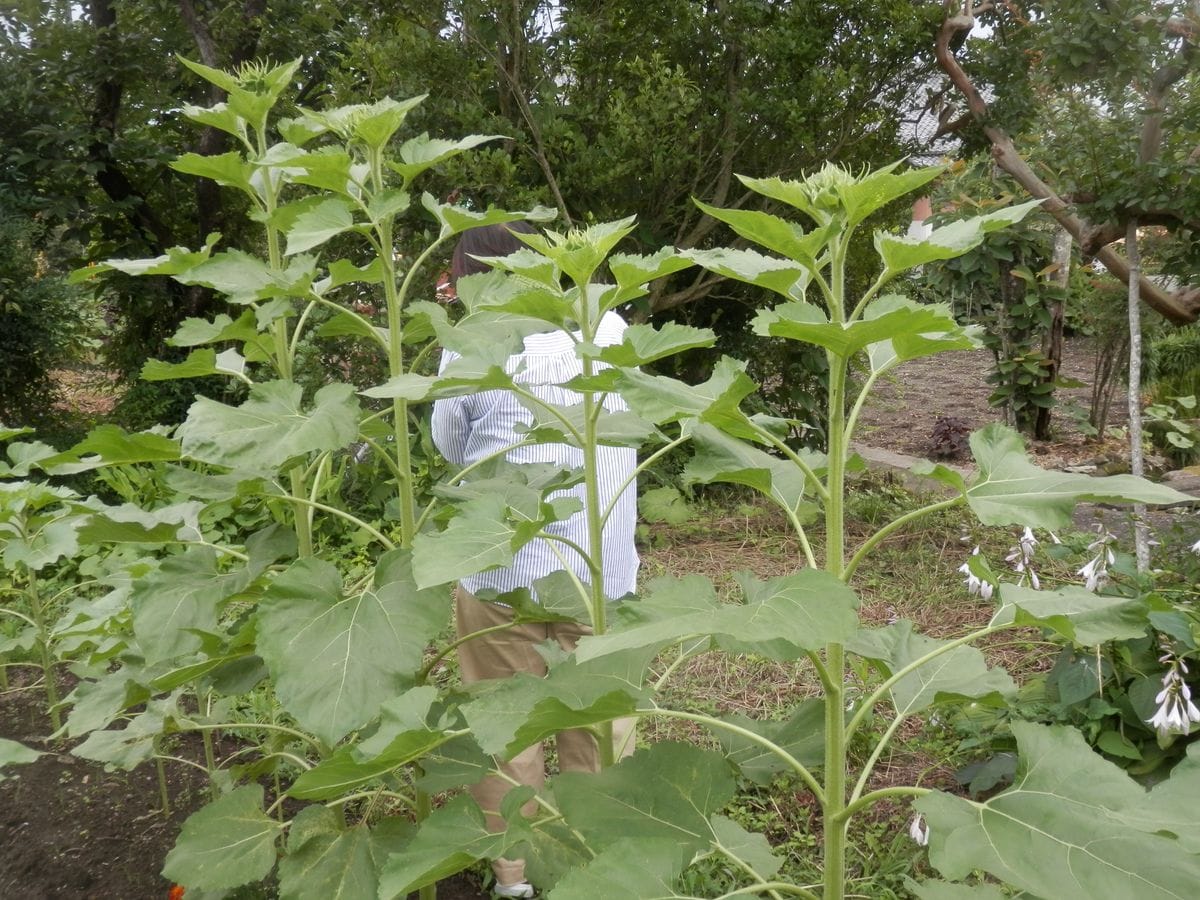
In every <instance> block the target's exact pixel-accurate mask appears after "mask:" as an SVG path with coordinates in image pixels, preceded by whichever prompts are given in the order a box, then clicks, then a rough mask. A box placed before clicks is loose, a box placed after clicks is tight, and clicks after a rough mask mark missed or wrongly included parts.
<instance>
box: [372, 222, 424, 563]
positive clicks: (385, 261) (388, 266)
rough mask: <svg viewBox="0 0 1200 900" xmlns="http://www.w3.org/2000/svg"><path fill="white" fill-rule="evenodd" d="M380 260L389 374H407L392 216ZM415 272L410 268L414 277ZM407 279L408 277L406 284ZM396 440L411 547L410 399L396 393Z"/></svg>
mask: <svg viewBox="0 0 1200 900" xmlns="http://www.w3.org/2000/svg"><path fill="white" fill-rule="evenodd" d="M377 229H378V233H379V245H380V253H379V262H380V264H381V265H382V267H383V294H384V299H385V300H386V302H387V311H388V321H387V326H388V375H390V376H391V377H392V378H396V377H399V376H400V375H403V374H404V324H403V321H402V319H401V313H402V311H403V306H404V297H403V295H402V293H401V292H400V291H399V290H398V289H397V287H396V260H395V258H394V256H393V254H394V253H395V249H394V247H393V240H392V223H391V221H390V220H388V221H384V222H380V223H379V225H378V226H377ZM411 275H412V273H411V271H410V272H409V276H410V277H411ZM407 285H408V281H407V279H406V281H405V286H406V287H407ZM392 429H393V435H392V436H393V440H394V441H395V443H396V465H395V467H394V469H393V471H394V472H395V473H396V502H397V503H398V504H399V505H400V545H401V546H402V547H411V546H412V540H413V538H414V537H415V536H416V510H415V504H416V499H415V497H416V491H415V489H414V487H413V475H412V454H411V451H410V449H409V438H410V435H409V430H408V401H407V400H404V399H402V398H400V397H397V398H396V399H394V400H393V401H392Z"/></svg>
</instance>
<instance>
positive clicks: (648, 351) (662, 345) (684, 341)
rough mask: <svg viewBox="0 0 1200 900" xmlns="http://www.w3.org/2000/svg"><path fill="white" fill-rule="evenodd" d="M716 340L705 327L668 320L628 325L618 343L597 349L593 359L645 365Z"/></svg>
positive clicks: (705, 345)
mask: <svg viewBox="0 0 1200 900" xmlns="http://www.w3.org/2000/svg"><path fill="white" fill-rule="evenodd" d="M715 340H716V335H714V334H713V332H712V331H711V330H710V329H708V328H692V327H691V326H690V325H679V324H677V323H675V322H668V323H666V324H665V325H663V326H662V327H661V328H653V327H651V326H650V325H630V326H629V327H628V328H627V329H625V333H624V335H622V339H621V343H620V344H615V345H613V346H609V347H604V348H602V349H600V350H599V352H598V353H597V354H596V358H597V359H599V360H600V361H601V362H606V363H608V364H609V365H612V366H644V365H645V364H646V363H650V362H654V361H655V360H656V359H662V358H663V357H665V356H673V355H675V354H676V353H682V352H683V351H684V350H692V349H695V348H696V347H710V346H712V344H713V342H714V341H715Z"/></svg>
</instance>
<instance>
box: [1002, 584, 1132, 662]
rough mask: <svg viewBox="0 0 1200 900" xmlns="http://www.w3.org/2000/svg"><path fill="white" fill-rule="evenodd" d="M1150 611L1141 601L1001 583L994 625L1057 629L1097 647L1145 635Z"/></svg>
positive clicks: (1074, 589)
mask: <svg viewBox="0 0 1200 900" xmlns="http://www.w3.org/2000/svg"><path fill="white" fill-rule="evenodd" d="M1148 612H1149V610H1148V609H1147V607H1146V604H1145V603H1144V602H1143V601H1142V600H1140V599H1138V598H1133V599H1130V598H1129V597H1108V596H1102V595H1100V594H1093V593H1092V592H1091V591H1089V590H1085V589H1084V588H1081V587H1075V586H1067V587H1061V588H1056V589H1054V590H1045V591H1035V590H1033V589H1032V588H1027V587H1021V586H1019V585H1015V584H1001V585H1000V609H999V610H998V611H997V612H996V615H995V616H994V617H993V618H992V623H993V624H996V625H1002V624H1007V623H1008V622H1014V621H1015V622H1016V623H1017V624H1019V625H1040V626H1042V627H1044V628H1050V629H1053V630H1054V631H1055V632H1057V633H1058V634H1059V635H1061V636H1062V637H1064V638H1066V639H1067V640H1068V641H1074V642H1075V643H1077V644H1083V645H1084V646H1086V647H1095V646H1096V645H1098V644H1102V643H1104V642H1105V641H1120V640H1131V639H1134V638H1140V637H1143V636H1145V634H1146V629H1147V628H1148V627H1149V621H1148V619H1147V613H1148Z"/></svg>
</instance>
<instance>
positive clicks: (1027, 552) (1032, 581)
mask: <svg viewBox="0 0 1200 900" xmlns="http://www.w3.org/2000/svg"><path fill="white" fill-rule="evenodd" d="M1037 544H1038V540H1037V538H1035V537H1034V536H1033V529H1031V528H1030V527H1029V526H1028V525H1026V526H1025V530H1024V531H1023V532H1022V533H1021V538H1020V540H1018V541H1017V544H1016V546H1014V547H1011V548H1009V551H1008V556H1006V557H1004V561H1005V562H1008V563H1011V564H1012V567H1013V571H1014V572H1016V573H1017V574H1018V575H1020V576H1021V580H1020V581H1019V582H1017V583H1018V584H1023V583H1024V582H1025V579H1026V578H1028V579H1029V585H1030V587H1032V588H1033V589H1034V590H1035V591H1037V590H1041V587H1042V582H1041V580H1040V579H1039V578H1038V574H1037V572H1035V571H1034V569H1033V553H1034V548H1036V547H1037Z"/></svg>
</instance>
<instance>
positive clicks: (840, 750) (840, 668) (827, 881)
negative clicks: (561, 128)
mask: <svg viewBox="0 0 1200 900" xmlns="http://www.w3.org/2000/svg"><path fill="white" fill-rule="evenodd" d="M848 243H849V235H848V234H847V235H845V236H844V237H843V239H842V240H840V241H838V242H836V243H835V244H834V247H833V283H832V294H833V296H832V298H831V303H830V310H829V314H830V318H831V319H832V320H833V321H836V322H842V321H845V256H846V247H847V245H848ZM828 360H829V426H828V436H829V447H828V461H829V462H828V465H829V474H828V481H827V484H826V488H827V491H828V496H827V499H826V501H825V570H826V571H827V572H828V573H829V574H830V575H833V576H834V577H835V578H842V577H843V575H844V570H845V518H844V516H845V502H846V405H845V403H846V378H847V367H848V364H849V360H847V359H846V358H844V357H842V356H838V355H836V354H834V353H833V352H832V351H831V352H829V354H828ZM825 671H826V678H827V686H826V697H825V805H824V819H823V832H824V850H823V853H824V873H825V878H824V887H825V900H843V898H844V897H845V895H846V824H845V822H844V821H843V820H842V818H841V815H842V811H843V810H844V809H845V808H846V716H845V713H844V712H843V710H844V704H845V680H846V654H845V648H844V647H843V646H842V645H841V644H836V643H833V644H829V645H828V646H826V648H825Z"/></svg>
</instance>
